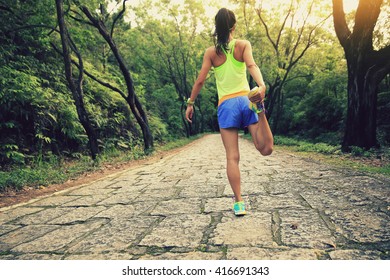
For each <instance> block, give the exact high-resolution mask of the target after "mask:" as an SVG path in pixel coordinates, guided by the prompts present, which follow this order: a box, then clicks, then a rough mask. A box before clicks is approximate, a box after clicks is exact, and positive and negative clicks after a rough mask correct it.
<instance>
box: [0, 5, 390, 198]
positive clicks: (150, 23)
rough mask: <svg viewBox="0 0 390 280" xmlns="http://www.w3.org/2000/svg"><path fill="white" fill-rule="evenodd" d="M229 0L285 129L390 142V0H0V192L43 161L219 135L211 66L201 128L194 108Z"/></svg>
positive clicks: (359, 143) (272, 118)
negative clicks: (217, 20) (189, 114)
mask: <svg viewBox="0 0 390 280" xmlns="http://www.w3.org/2000/svg"><path fill="white" fill-rule="evenodd" d="M222 3H223V5H225V6H226V7H227V8H229V9H231V10H233V11H234V12H235V14H236V16H237V21H238V25H237V28H236V31H235V37H236V38H242V39H247V40H249V41H250V42H251V44H252V48H253V54H254V58H255V60H256V63H257V64H258V65H259V67H260V69H261V71H262V74H263V76H264V80H265V82H266V86H267V99H266V107H267V118H268V119H269V122H270V125H271V128H272V131H273V133H274V134H275V135H276V136H283V137H288V138H291V139H301V140H305V141H310V142H312V143H326V144H327V145H332V146H334V147H336V148H335V149H336V150H338V151H340V152H343V153H348V152H351V151H355V152H356V151H359V152H361V153H364V152H365V151H371V150H378V149H384V148H388V147H389V146H390V75H389V73H390V33H389V30H390V21H389V18H390V17H389V12H390V0H360V1H359V0H350V1H348V0H344V1H342V0H333V1H331V0H329V1H324V0H285V1H282V0H278V1H262V0H257V1H254V0H230V1H202V0H183V1H168V0H159V1H157V0H144V1H142V0H140V1H131V0H100V1H97V0H88V1H86V0H29V1H27V0H15V1H8V0H0V22H1V25H0V42H1V45H0V191H2V190H4V189H6V188H8V187H12V186H20V185H25V184H28V182H29V180H30V179H28V180H27V179H23V178H24V177H23V176H24V175H23V174H27V173H28V172H30V171H27V170H31V169H33V168H34V167H35V166H39V165H41V166H42V165H43V166H46V165H45V164H47V163H49V165H48V166H54V165H61V164H64V162H66V161H69V160H75V161H88V160H92V161H95V162H96V161H99V159H100V158H101V157H104V156H107V155H109V154H117V153H119V152H122V153H123V152H124V153H128V154H132V155H134V154H136V155H145V154H149V153H152V152H153V150H154V149H155V148H156V147H158V146H159V145H162V144H164V143H169V142H170V141H176V140H177V139H182V138H188V137H192V136H194V135H199V134H202V133H208V132H218V122H217V117H216V108H217V103H218V100H217V99H218V97H217V92H216V85H215V79H214V76H213V73H210V75H209V77H208V78H207V81H206V83H205V85H204V87H203V89H202V92H201V94H200V95H199V97H198V98H197V100H196V103H195V115H194V119H193V123H192V124H191V125H190V124H189V123H188V122H186V121H185V117H184V113H185V108H186V105H185V101H186V100H187V98H188V97H189V96H190V93H191V88H192V85H193V83H194V81H195V80H196V78H197V74H198V72H199V70H200V67H201V64H202V59H203V54H204V51H205V49H206V48H207V47H209V46H212V45H213V44H214V41H213V37H212V34H213V31H214V30H213V29H214V16H215V14H216V12H217V11H218V9H219V8H221V5H222ZM343 4H344V5H343ZM248 81H249V83H250V85H251V86H254V82H253V81H252V79H251V78H250V77H249V76H248ZM45 169H46V173H47V172H48V169H50V167H49V168H48V167H47V166H46V167H45ZM12 172H18V173H15V174H17V175H13V177H14V179H12V180H15V178H16V177H17V178H18V180H19V181H20V182H17V183H16V182H14V181H12V180H11V179H10V177H12V176H10V175H9V174H11V173H12ZM29 174H30V175H29V176H30V177H31V176H32V175H31V173H29ZM39 176H41V175H39ZM39 176H38V177H39ZM31 180H34V179H31Z"/></svg>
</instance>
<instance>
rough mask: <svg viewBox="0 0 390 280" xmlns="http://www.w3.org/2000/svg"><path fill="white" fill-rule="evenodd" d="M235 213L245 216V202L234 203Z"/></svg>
mask: <svg viewBox="0 0 390 280" xmlns="http://www.w3.org/2000/svg"><path fill="white" fill-rule="evenodd" d="M233 210H234V215H236V216H244V215H245V214H246V211H245V202H244V201H239V202H236V203H234V205H233Z"/></svg>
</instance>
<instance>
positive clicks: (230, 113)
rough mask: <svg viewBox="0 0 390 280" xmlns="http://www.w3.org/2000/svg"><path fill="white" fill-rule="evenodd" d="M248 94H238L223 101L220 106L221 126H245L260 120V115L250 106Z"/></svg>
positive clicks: (219, 120)
mask: <svg viewBox="0 0 390 280" xmlns="http://www.w3.org/2000/svg"><path fill="white" fill-rule="evenodd" d="M249 102H250V101H249V99H248V97H247V96H238V97H234V98H230V99H227V100H225V101H223V102H222V103H221V104H220V105H219V106H218V123H219V127H220V128H241V129H242V128H245V127H247V126H249V125H251V124H254V123H257V122H258V119H259V118H258V116H257V114H256V113H255V112H253V111H252V110H251V109H250V108H249Z"/></svg>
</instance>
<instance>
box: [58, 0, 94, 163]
mask: <svg viewBox="0 0 390 280" xmlns="http://www.w3.org/2000/svg"><path fill="white" fill-rule="evenodd" d="M56 8H57V18H58V25H59V28H60V35H61V42H62V51H63V57H64V63H65V75H66V79H67V81H68V85H69V89H70V90H71V92H72V95H73V99H74V102H75V105H76V108H77V114H78V116H79V119H80V122H81V124H82V125H83V127H84V129H85V132H86V133H87V135H88V139H89V146H90V150H91V156H92V158H93V159H95V158H96V156H97V154H98V153H99V146H98V141H97V136H96V132H95V130H94V128H93V126H92V124H91V121H90V120H89V116H88V113H87V110H86V109H85V105H84V100H83V79H84V77H83V76H84V67H83V60H82V58H81V55H80V52H79V51H78V50H77V47H76V45H75V44H74V43H73V42H72V40H71V38H70V35H69V33H68V30H67V27H66V24H65V19H64V8H63V0H56ZM70 48H71V49H72V50H73V51H74V52H75V53H76V55H77V58H78V61H79V62H78V64H79V75H78V79H77V83H76V82H75V81H74V79H73V71H72V60H71V54H70Z"/></svg>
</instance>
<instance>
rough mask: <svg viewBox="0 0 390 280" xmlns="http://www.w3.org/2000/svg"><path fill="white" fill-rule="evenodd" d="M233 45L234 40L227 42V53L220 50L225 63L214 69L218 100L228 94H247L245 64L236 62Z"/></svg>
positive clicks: (247, 85)
mask: <svg viewBox="0 0 390 280" xmlns="http://www.w3.org/2000/svg"><path fill="white" fill-rule="evenodd" d="M235 44H236V40H235V39H234V40H232V41H230V42H229V45H228V48H229V50H228V52H226V51H225V50H224V49H222V50H223V52H224V53H225V55H226V61H225V62H224V63H223V64H222V65H220V66H218V67H214V73H215V78H216V83H217V91H218V99H221V98H222V97H224V96H226V95H229V94H234V93H239V92H242V91H248V92H249V90H250V89H249V84H248V80H247V77H246V65H245V62H241V61H238V60H236V59H235V58H234V56H233V54H234V47H235Z"/></svg>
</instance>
